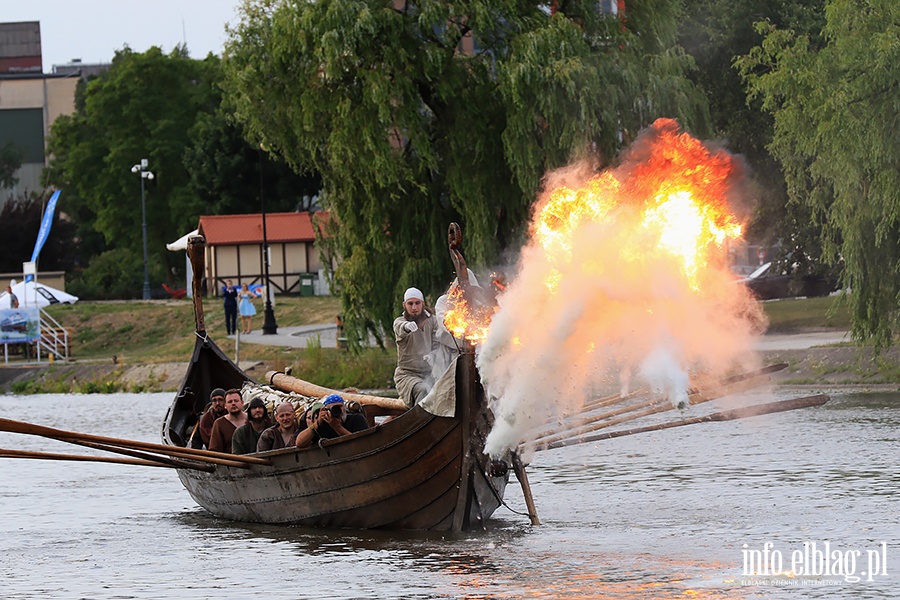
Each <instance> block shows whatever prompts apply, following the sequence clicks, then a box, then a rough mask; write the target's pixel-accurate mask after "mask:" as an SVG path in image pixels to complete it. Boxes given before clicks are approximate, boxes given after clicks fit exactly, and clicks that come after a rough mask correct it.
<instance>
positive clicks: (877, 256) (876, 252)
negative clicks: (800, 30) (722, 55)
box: [738, 0, 900, 345]
mask: <svg viewBox="0 0 900 600" xmlns="http://www.w3.org/2000/svg"><path fill="white" fill-rule="evenodd" d="M825 14H826V25H825V27H824V29H823V32H822V36H823V39H824V42H823V44H822V45H821V46H817V45H816V44H815V43H814V40H813V39H812V38H811V37H810V36H808V35H798V34H795V32H792V31H790V30H785V29H778V28H775V27H773V26H772V25H771V24H768V23H761V24H759V26H758V27H759V31H760V32H761V33H764V34H765V36H766V37H765V40H764V41H763V43H762V44H761V45H760V46H758V47H756V48H754V49H753V50H752V51H751V52H750V53H749V54H748V55H747V56H745V57H744V58H742V59H740V60H739V61H738V65H739V67H740V68H741V74H742V76H743V77H744V79H745V80H746V81H747V83H748V84H749V87H750V90H751V98H759V99H761V100H762V106H763V108H764V109H765V110H768V111H770V112H771V113H772V115H773V117H774V127H775V129H774V138H773V141H772V143H771V145H770V149H771V150H772V152H773V154H774V155H775V156H776V157H777V158H778V160H779V161H780V162H781V164H782V165H783V167H784V172H785V178H786V181H787V184H788V193H789V195H790V198H791V201H792V202H796V203H798V204H800V205H802V206H804V207H806V208H807V209H808V210H809V211H810V214H811V217H812V219H813V221H814V222H815V223H816V224H817V225H819V226H820V227H821V228H822V239H823V242H824V244H825V251H826V254H830V255H831V256H832V258H833V260H836V261H838V260H840V261H843V263H844V278H845V284H846V285H848V286H849V288H850V289H851V290H852V292H853V293H852V294H850V295H849V296H848V299H849V302H850V305H851V307H852V314H853V323H854V325H853V328H854V335H855V336H856V337H857V338H858V339H872V340H874V341H875V342H876V343H877V344H879V345H886V344H889V343H890V342H891V340H892V337H893V335H894V333H896V331H897V326H898V316H900V313H898V306H900V305H898V299H900V208H898V207H900V168H898V167H900V137H898V135H897V131H898V126H900V110H898V108H900V107H898V101H897V99H898V97H900V95H898V87H900V4H898V3H897V2H896V1H894V0H853V1H851V0H829V2H828V3H827V5H826V10H825Z"/></svg>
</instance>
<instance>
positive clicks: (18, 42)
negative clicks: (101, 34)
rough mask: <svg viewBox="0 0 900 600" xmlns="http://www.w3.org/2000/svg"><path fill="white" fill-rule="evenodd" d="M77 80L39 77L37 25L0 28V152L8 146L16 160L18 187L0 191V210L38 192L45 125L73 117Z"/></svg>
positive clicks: (44, 157)
mask: <svg viewBox="0 0 900 600" xmlns="http://www.w3.org/2000/svg"><path fill="white" fill-rule="evenodd" d="M79 76H80V75H79V74H74V75H73V74H68V73H67V74H59V75H45V74H44V73H43V71H42V55H41V27H40V23H39V22H37V21H28V22H23V23H0V148H3V147H5V146H7V145H8V144H11V145H12V146H13V147H15V148H16V150H18V151H19V153H20V154H21V156H22V166H21V168H20V169H19V170H18V171H17V172H16V173H15V175H14V176H15V177H16V178H17V179H18V183H17V184H16V185H15V186H13V187H12V188H8V189H0V206H2V205H3V204H5V203H6V202H7V201H8V200H9V199H10V198H12V197H16V196H19V195H20V194H24V193H26V192H42V191H43V189H44V187H43V185H42V184H41V172H42V170H43V168H44V167H45V166H46V164H47V159H48V156H47V153H46V141H47V138H48V136H49V134H50V125H51V124H52V123H53V121H54V120H56V118H57V117H58V116H60V115H67V114H72V113H73V112H74V111H75V88H76V86H77V85H78V79H79Z"/></svg>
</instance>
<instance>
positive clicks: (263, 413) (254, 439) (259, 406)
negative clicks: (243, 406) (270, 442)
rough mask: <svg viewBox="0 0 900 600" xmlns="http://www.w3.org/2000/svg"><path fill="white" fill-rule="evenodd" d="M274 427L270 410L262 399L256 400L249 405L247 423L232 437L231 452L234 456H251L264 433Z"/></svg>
mask: <svg viewBox="0 0 900 600" xmlns="http://www.w3.org/2000/svg"><path fill="white" fill-rule="evenodd" d="M271 426H272V419H270V418H269V409H268V408H266V403H265V402H263V401H262V399H260V398H254V399H253V400H251V401H250V404H249V405H247V423H245V424H244V425H241V426H240V427H238V428H237V429H235V430H234V435H233V436H231V452H232V453H233V454H250V453H252V452H256V444H257V443H258V442H259V436H260V435H262V432H263V431H265V430H266V429H268V428H269V427H271Z"/></svg>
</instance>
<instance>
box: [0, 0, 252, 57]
mask: <svg viewBox="0 0 900 600" xmlns="http://www.w3.org/2000/svg"><path fill="white" fill-rule="evenodd" d="M2 5H3V9H2V10H0V21H2V22H5V23H11V22H17V21H40V23H41V50H42V54H43V66H44V73H50V72H52V69H53V65H62V64H68V63H69V62H71V61H72V59H73V58H80V59H81V62H83V63H88V64H92V63H109V62H111V61H112V59H113V56H114V55H115V52H116V50H121V49H122V48H123V47H124V46H126V45H127V46H128V47H130V48H131V49H132V50H134V51H135V52H144V51H145V50H147V49H148V48H150V47H151V46H160V47H161V48H162V49H163V51H164V52H166V53H168V52H170V51H171V50H172V49H173V48H174V47H175V46H176V45H177V44H181V43H183V42H185V41H186V42H187V48H188V52H189V53H190V55H191V57H192V58H203V57H205V56H206V55H207V54H208V53H209V52H212V53H213V54H218V55H221V54H222V46H223V45H224V44H225V24H226V23H232V24H233V23H234V22H235V21H236V19H237V8H238V6H240V5H241V0H144V1H143V2H138V1H135V0H86V1H80V2H79V1H78V0H2Z"/></svg>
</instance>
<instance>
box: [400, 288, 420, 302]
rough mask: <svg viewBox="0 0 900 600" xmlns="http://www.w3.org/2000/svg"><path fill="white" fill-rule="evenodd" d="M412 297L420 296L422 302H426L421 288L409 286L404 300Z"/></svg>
mask: <svg viewBox="0 0 900 600" xmlns="http://www.w3.org/2000/svg"><path fill="white" fill-rule="evenodd" d="M410 298H418V299H419V300H421V301H422V302H425V296H423V295H422V292H420V291H419V288H414V287H413V288H409V289H408V290H406V293H405V294H403V301H404V302H406V301H407V300H409V299H410Z"/></svg>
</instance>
